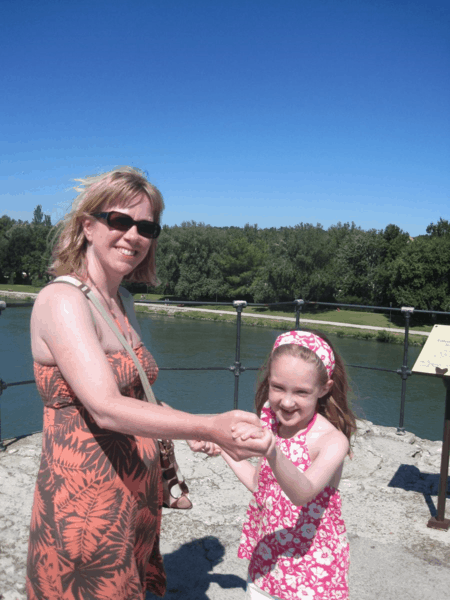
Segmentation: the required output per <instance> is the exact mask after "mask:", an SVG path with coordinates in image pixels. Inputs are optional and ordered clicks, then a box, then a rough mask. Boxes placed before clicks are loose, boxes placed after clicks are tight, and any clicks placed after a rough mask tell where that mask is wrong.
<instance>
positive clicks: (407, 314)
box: [0, 299, 450, 451]
mask: <svg viewBox="0 0 450 600" xmlns="http://www.w3.org/2000/svg"><path fill="white" fill-rule="evenodd" d="M136 302H138V303H141V304H162V305H165V306H170V305H172V306H174V307H179V306H180V305H182V306H185V305H189V306H194V305H197V306H205V305H213V306H228V307H229V306H233V308H234V309H235V311H236V350H235V360H234V364H233V365H231V366H229V367H160V370H161V371H211V370H212V371H231V372H232V373H233V374H234V408H237V407H238V400H239V378H240V375H241V373H243V372H245V371H257V370H258V368H257V367H244V366H243V365H242V363H241V318H242V314H243V310H244V309H245V308H246V307H247V306H251V307H255V308H256V307H264V308H270V307H274V306H286V307H287V306H292V307H293V308H294V309H295V329H300V319H301V312H302V310H303V307H304V306H305V305H308V304H311V305H314V306H334V307H339V308H352V309H355V308H358V309H365V310H378V311H383V312H388V311H389V312H390V313H392V312H398V313H401V314H402V315H403V316H404V319H405V322H404V335H405V337H404V351H403V363H402V365H401V367H400V368H399V369H385V368H381V367H372V366H367V365H350V364H347V365H346V367H351V368H356V369H370V370H373V371H385V372H389V373H396V374H398V375H400V376H401V378H402V388H401V402H400V417H399V425H398V427H397V433H399V434H403V433H404V432H405V430H404V427H403V424H404V412H405V401H406V381H407V379H408V377H410V376H411V374H412V373H411V371H410V370H409V369H408V349H409V327H410V319H411V315H412V314H413V313H428V314H433V315H446V316H450V313H449V312H442V311H427V310H415V309H414V308H413V307H402V308H392V307H383V306H367V305H363V304H340V303H332V302H314V301H308V300H302V299H296V300H293V301H291V302H277V303H273V304H259V303H247V302H246V301H245V300H234V301H233V302H232V303H229V302H204V301H181V302H180V301H171V300H144V299H141V300H139V299H137V300H136ZM32 305H33V303H32V302H24V303H19V302H14V303H8V304H6V303H5V302H1V301H0V315H1V312H2V310H4V309H5V308H6V307H8V308H18V307H29V306H32ZM274 318H276V317H274ZM336 325H342V323H341V324H340V323H336ZM361 328H364V326H361ZM387 330H388V331H389V329H387ZM421 333H422V334H423V332H421ZM31 383H35V381H34V379H30V380H27V381H16V382H12V383H6V382H5V381H3V380H2V379H0V397H1V395H2V393H3V391H5V390H6V389H8V388H10V387H14V386H19V385H28V384H31ZM3 449H4V446H3V443H2V435H1V406H0V451H1V450H3Z"/></svg>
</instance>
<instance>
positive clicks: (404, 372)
mask: <svg viewBox="0 0 450 600" xmlns="http://www.w3.org/2000/svg"><path fill="white" fill-rule="evenodd" d="M401 310H402V313H403V314H404V315H405V340H404V345H403V364H402V368H401V369H397V373H398V374H399V375H401V378H402V393H401V401H400V421H399V424H398V427H397V434H398V435H404V434H405V428H404V427H403V421H404V417H405V398H406V380H407V379H408V377H409V376H410V375H411V371H410V370H409V369H408V336H409V320H410V318H411V315H412V313H413V312H414V308H413V307H412V306H402V309H401Z"/></svg>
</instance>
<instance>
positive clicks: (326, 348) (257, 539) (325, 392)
mask: <svg viewBox="0 0 450 600" xmlns="http://www.w3.org/2000/svg"><path fill="white" fill-rule="evenodd" d="M262 374H263V378H262V380H261V381H260V382H259V384H258V388H257V392H256V411H257V414H258V416H259V417H260V419H261V422H262V424H263V427H264V428H266V429H267V431H268V433H267V434H268V435H271V436H272V442H271V444H270V447H269V450H268V452H267V454H266V456H265V457H264V458H262V459H260V460H259V462H258V465H257V466H256V467H255V466H253V465H252V464H251V463H250V462H248V461H244V462H236V461H235V460H233V459H232V458H231V457H230V456H229V455H228V454H227V453H226V452H224V451H223V450H220V453H221V455H222V456H223V458H224V459H225V461H226V462H227V463H228V464H229V465H230V467H231V468H232V469H233V471H234V472H235V473H236V475H237V477H238V478H239V479H240V481H241V482H242V483H243V484H244V485H245V486H246V487H247V488H248V489H249V490H250V491H251V492H253V498H252V500H251V502H250V506H249V508H248V511H247V517H246V520H245V523H244V527H243V531H242V537H241V543H240V546H239V551H238V556H239V557H240V558H246V559H250V565H249V584H248V588H247V596H246V597H247V598H248V599H251V600H253V599H255V600H256V599H263V598H267V597H269V598H275V599H282V600H294V599H295V600H298V599H299V598H302V599H305V600H332V599H333V600H334V599H340V600H345V599H348V566H349V547H348V542H347V538H346V531H345V525H344V521H343V519H342V516H341V498H340V495H339V491H338V489H337V488H338V485H339V480H340V477H341V473H342V467H343V462H344V458H345V456H346V455H347V454H348V453H349V450H350V444H349V439H350V436H351V434H352V432H353V431H355V429H356V424H355V417H354V415H353V413H352V411H351V410H350V408H349V406H348V404H347V398H346V394H347V378H346V374H345V370H344V366H343V362H342V359H341V358H340V357H339V356H338V355H336V354H335V352H334V351H333V349H332V346H331V344H330V342H329V341H328V340H327V339H326V338H325V336H323V335H322V334H319V335H318V334H316V333H314V332H311V331H290V332H287V333H283V334H282V335H280V336H279V337H278V338H277V340H276V341H275V344H274V347H273V350H272V352H271V355H270V357H269V359H268V361H267V363H266V364H265V366H264V367H263V369H262ZM258 435H259V434H258V433H257V432H256V431H255V429H254V428H253V427H252V426H246V425H245V424H244V425H239V426H237V427H235V428H234V436H235V437H241V439H242V440H245V439H248V438H249V437H253V436H254V437H257V436H258ZM199 446H200V443H199V445H198V446H197V448H195V449H200V447H199ZM191 447H192V446H191ZM217 450H218V449H217V448H216V447H215V448H213V447H212V445H211V444H209V445H207V446H206V445H204V446H203V451H206V452H208V453H209V454H213V453H214V451H217Z"/></svg>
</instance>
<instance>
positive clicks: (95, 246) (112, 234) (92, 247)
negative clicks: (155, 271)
mask: <svg viewBox="0 0 450 600" xmlns="http://www.w3.org/2000/svg"><path fill="white" fill-rule="evenodd" d="M114 210H116V211H118V212H121V213H124V214H126V215H129V216H130V217H132V218H133V219H134V220H135V221H143V220H147V221H152V220H153V211H152V207H151V205H150V201H149V199H148V198H147V196H145V195H142V196H138V197H137V198H136V199H135V200H134V201H133V203H132V204H130V205H129V206H127V207H126V208H122V207H119V206H109V207H108V209H107V212H111V211H114ZM83 228H84V234H85V236H86V239H87V240H88V248H87V251H86V258H87V262H88V266H89V271H90V272H92V270H93V269H94V270H98V269H99V268H100V269H101V270H103V271H104V272H105V274H106V275H107V276H110V277H111V276H113V277H119V276H120V277H125V275H128V274H129V273H131V271H133V270H134V269H135V268H136V267H137V266H138V265H139V264H140V263H141V262H142V261H143V260H144V258H145V257H146V256H147V254H148V252H149V250H150V247H151V245H152V244H153V243H155V242H156V240H152V239H147V238H145V237H143V236H141V235H139V233H138V231H137V227H136V225H133V227H131V229H129V230H128V231H118V230H116V229H112V228H111V227H109V225H108V224H107V222H106V220H104V219H97V218H96V217H86V219H85V221H84V223H83Z"/></svg>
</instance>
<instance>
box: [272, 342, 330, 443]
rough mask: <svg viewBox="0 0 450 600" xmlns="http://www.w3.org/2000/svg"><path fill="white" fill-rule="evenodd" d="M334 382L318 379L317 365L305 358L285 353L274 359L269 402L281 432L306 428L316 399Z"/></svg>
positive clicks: (284, 433)
mask: <svg viewBox="0 0 450 600" xmlns="http://www.w3.org/2000/svg"><path fill="white" fill-rule="evenodd" d="M332 386H333V381H332V380H331V379H329V380H328V381H327V383H326V384H325V385H321V384H320V383H319V381H318V374H317V368H316V366H315V365H313V364H312V363H309V362H306V361H305V360H303V359H302V358H298V357H296V356H290V355H288V354H284V355H282V356H280V357H278V358H277V359H275V360H274V361H273V362H272V365H271V369H270V377H269V403H270V406H271V408H272V410H273V411H274V413H275V415H276V417H277V419H278V421H279V423H280V427H279V429H278V434H279V435H280V436H281V437H284V438H289V437H292V436H294V435H295V434H297V433H298V432H299V431H301V430H303V429H305V428H306V427H307V426H308V423H309V422H310V421H311V419H312V418H313V416H314V413H315V412H316V407H317V401H318V399H319V398H321V397H322V396H325V394H327V393H328V392H329V391H330V390H331V387H332Z"/></svg>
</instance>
